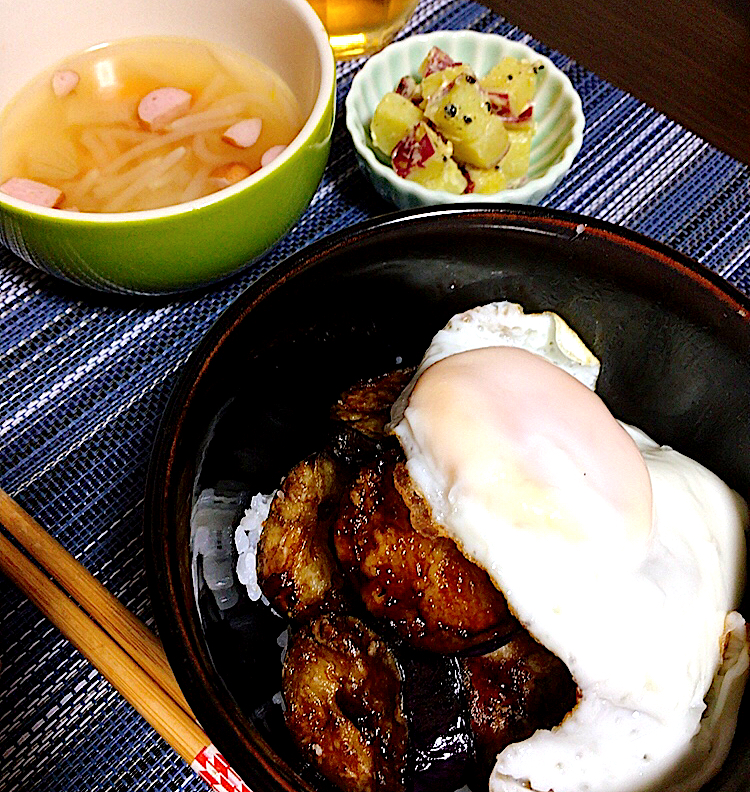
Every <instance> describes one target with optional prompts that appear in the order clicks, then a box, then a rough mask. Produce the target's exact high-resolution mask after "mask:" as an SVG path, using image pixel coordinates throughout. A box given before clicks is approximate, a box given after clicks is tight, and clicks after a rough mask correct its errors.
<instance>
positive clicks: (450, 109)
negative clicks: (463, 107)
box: [445, 104, 458, 118]
mask: <svg viewBox="0 0 750 792" xmlns="http://www.w3.org/2000/svg"><path fill="white" fill-rule="evenodd" d="M457 112H458V108H457V107H456V105H454V104H448V105H446V106H445V114H446V115H447V116H450V117H451V118H455V117H456V113H457Z"/></svg>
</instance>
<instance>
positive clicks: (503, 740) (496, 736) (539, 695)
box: [460, 631, 578, 788]
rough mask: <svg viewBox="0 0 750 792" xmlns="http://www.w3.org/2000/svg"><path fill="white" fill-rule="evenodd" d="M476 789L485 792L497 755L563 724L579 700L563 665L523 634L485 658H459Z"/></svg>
mask: <svg viewBox="0 0 750 792" xmlns="http://www.w3.org/2000/svg"><path fill="white" fill-rule="evenodd" d="M460 663H461V678H462V681H463V684H464V688H465V691H466V697H467V701H468V706H469V715H470V718H471V729H472V732H473V733H474V738H475V741H476V758H477V773H478V777H479V782H478V783H479V784H480V785H482V788H484V787H486V785H487V781H488V779H489V776H490V773H491V771H492V767H493V766H494V764H495V757H496V755H497V754H498V753H499V752H500V751H502V750H503V748H505V747H506V746H508V745H510V744H511V743H514V742H519V741H521V740H525V739H526V738H527V737H530V736H531V735H532V734H533V733H534V732H535V731H536V730H537V729H551V728H553V727H554V726H557V725H558V724H559V723H561V722H562V720H563V718H564V717H565V715H567V713H568V712H570V710H571V709H573V707H574V706H575V704H576V701H577V699H578V689H577V687H576V684H575V682H574V681H573V678H572V677H571V675H570V672H569V671H568V669H567V667H566V666H565V664H564V663H563V662H562V661H561V660H560V659H559V658H557V657H556V656H555V655H554V654H552V652H550V651H548V650H547V649H545V648H544V647H543V646H542V645H541V644H539V643H537V642H536V641H535V640H534V639H533V638H532V637H531V636H530V635H529V634H528V633H527V632H525V631H523V632H521V633H518V634H517V635H515V636H513V638H512V639H511V640H510V641H508V643H506V644H505V645H504V646H502V647H500V648H498V649H495V650H494V651H493V652H490V653H488V654H485V655H480V656H475V657H462V658H460Z"/></svg>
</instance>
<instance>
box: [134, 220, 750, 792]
mask: <svg viewBox="0 0 750 792" xmlns="http://www.w3.org/2000/svg"><path fill="white" fill-rule="evenodd" d="M582 224H585V229H584V230H583V231H581V225H582ZM498 299H509V300H513V301H517V302H520V303H521V304H522V305H523V306H524V307H525V308H526V309H527V310H533V311H537V310H555V311H557V312H558V313H560V314H561V315H562V316H563V318H564V319H565V320H566V321H567V322H568V323H569V324H570V325H571V326H572V327H573V328H574V329H575V330H576V331H577V332H578V333H579V334H580V335H581V337H582V338H583V340H584V341H585V342H586V343H587V345H588V346H589V347H590V348H591V349H592V350H593V351H594V353H595V354H596V355H597V356H598V357H599V358H600V359H601V361H602V373H601V377H600V382H599V392H600V394H601V395H602V397H603V398H604V400H605V401H606V402H607V404H608V405H609V407H610V409H611V410H612V411H613V413H614V414H615V415H616V416H617V417H619V418H621V419H623V420H625V421H628V422H630V423H633V424H635V425H637V426H640V427H641V428H642V429H644V430H645V431H646V432H648V433H649V434H651V435H652V436H653V437H654V438H655V439H656V440H658V441H659V442H661V443H666V444H670V445H672V446H674V447H675V448H677V449H678V450H680V451H682V452H684V453H686V454H688V455H689V456H693V457H694V458H696V459H698V460H699V461H701V462H702V463H703V464H705V465H707V466H708V467H709V468H711V469H712V470H714V471H715V472H716V473H718V474H719V475H720V476H722V477H723V478H724V479H725V480H726V481H727V482H728V483H729V484H731V485H732V486H733V487H735V488H736V489H737V490H738V491H740V492H741V493H743V494H744V495H745V496H747V495H748V494H750V464H749V463H748V459H747V453H746V451H747V448H748V447H750V388H748V386H747V383H748V382H750V321H749V320H748V310H750V303H748V301H747V300H746V299H745V298H743V297H742V296H740V295H739V293H737V292H735V291H734V290H732V289H730V287H728V286H725V285H723V284H722V282H721V281H720V279H719V278H718V276H713V275H712V274H710V273H708V272H707V271H705V270H703V269H702V268H700V267H699V266H698V265H695V264H693V263H692V262H690V261H689V260H688V259H685V258H683V257H681V256H679V255H677V254H674V253H672V252H670V251H668V250H667V249H666V248H663V247H660V246H658V245H655V244H651V243H649V242H647V241H646V240H645V239H643V238H642V237H639V236H637V235H634V234H630V233H626V232H621V231H619V230H618V229H615V228H614V227H613V226H609V225H607V224H604V223H599V222H595V221H591V220H588V219H585V218H580V217H577V216H574V215H567V214H564V213H560V212H553V211H550V210H538V209H537V210H535V209H532V208H525V207H524V208H521V209H514V208H510V207H507V208H505V209H501V210H498V209H490V208H476V207H474V208H471V209H458V208H457V209H441V210H432V211H428V212H415V213H408V214H404V215H400V216H396V217H390V218H385V219H381V220H378V221H374V222H370V223H368V224H365V225H364V226H360V227H357V228H355V229H352V230H349V231H347V232H342V233H340V234H338V235H335V236H334V237H329V238H328V239H326V240H324V241H323V242H321V243H319V244H317V245H315V246H313V247H311V248H308V249H307V250H305V251H302V252H301V253H300V254H298V255H297V256H295V257H293V258H292V259H290V260H288V261H287V262H285V263H284V264H282V265H281V266H280V267H279V268H278V269H277V270H276V271H274V272H273V273H272V274H270V275H269V276H266V277H265V278H264V279H262V280H261V281H259V282H258V283H257V284H256V285H254V286H253V287H251V288H250V289H249V290H248V291H247V292H246V293H245V294H244V295H243V296H242V297H241V298H240V299H239V300H238V301H237V302H236V303H235V304H234V305H233V306H232V307H231V308H230V309H229V310H228V311H227V312H226V313H225V314H224V315H223V316H222V317H221V319H220V320H219V322H218V323H217V324H216V325H215V327H214V328H213V329H212V330H211V331H210V333H209V334H208V336H207V337H206V338H205V340H204V341H203V343H202V345H201V346H200V348H199V349H198V350H197V351H196V353H195V354H194V356H193V357H192V359H191V361H190V362H189V363H188V365H187V366H186V368H185V369H184V372H183V374H182V376H181V379H180V381H179V383H178V385H177V387H176V389H175V391H174V393H173V396H172V399H171V401H170V404H169V406H168V409H167V412H166V414H165V418H164V421H163V424H162V427H161V429H160V432H159V437H158V441H157V444H156V447H155V451H154V456H153V459H152V466H151V471H150V475H149V491H148V496H147V511H148V514H147V530H148V531H149V537H148V541H149V549H148V552H147V558H148V559H149V561H148V563H149V565H150V569H149V574H150V583H151V587H152V597H153V601H154V607H155V609H156V611H157V618H158V624H159V628H160V633H161V635H162V638H163V640H164V642H165V646H166V649H167V653H168V656H169V658H170V661H171V662H172V664H173V666H174V668H175V673H176V675H177V678H178V680H179V681H180V683H181V685H182V687H183V689H184V690H185V693H186V695H187V697H188V699H189V701H190V703H191V705H192V706H193V707H194V709H195V712H196V714H197V715H198V717H199V719H200V720H201V722H202V723H203V724H204V727H205V728H206V730H207V731H208V733H209V734H210V735H211V738H212V740H213V741H214V742H215V743H216V744H217V745H218V746H219V748H220V749H221V750H222V751H223V752H224V754H225V755H226V757H227V758H228V760H229V761H230V762H231V763H232V764H233V765H234V766H235V768H236V769H237V770H238V771H239V772H240V774H241V775H243V777H244V778H245V781H246V782H247V783H248V784H249V785H250V786H251V787H253V788H254V789H256V790H258V792H261V790H278V789H288V790H291V789H300V788H304V789H330V786H329V785H328V784H326V783H325V782H324V781H322V780H321V779H320V778H319V777H317V776H316V775H315V774H314V773H313V772H312V771H310V770H309V769H308V768H306V767H305V766H304V765H303V764H302V763H301V762H300V761H299V760H298V758H297V756H296V753H295V751H294V750H293V748H292V747H291V745H290V743H289V741H288V739H287V737H286V734H285V731H284V728H283V725H282V722H281V711H280V709H279V707H278V706H277V705H276V704H275V703H274V702H273V696H274V694H275V693H276V692H277V691H278V690H279V679H280V676H279V674H280V662H279V656H280V649H279V645H278V644H277V637H278V636H279V634H280V633H281V632H282V631H283V629H284V625H283V623H282V622H281V621H280V620H279V619H277V618H276V617H275V616H273V615H272V614H271V613H270V612H269V611H268V610H267V609H266V608H265V607H264V606H262V605H256V604H253V603H250V602H249V600H248V599H247V597H246V596H245V594H244V589H243V587H242V586H241V585H239V584H238V582H237V581H236V580H235V581H234V585H235V587H236V589H237V594H238V602H237V604H236V605H234V607H231V608H229V609H227V610H223V611H222V610H220V609H219V608H218V606H217V605H216V602H215V600H214V598H213V596H212V594H211V592H210V591H209V590H208V589H207V588H206V586H205V585H204V584H203V583H202V582H201V580H202V579H201V577H200V575H198V577H197V580H198V589H197V590H194V583H193V570H191V555H190V548H191V518H190V516H191V509H192V507H193V504H194V502H195V500H196V498H197V496H198V495H199V494H200V493H201V492H204V491H205V490H207V489H209V488H211V489H214V490H222V491H223V492H225V493H228V494H229V495H230V496H231V497H237V498H238V501H239V500H241V498H242V497H243V496H244V497H247V496H249V495H252V494H254V493H256V492H271V491H272V490H273V489H274V488H275V487H276V486H277V485H278V482H279V480H280V478H281V477H282V476H283V475H284V474H285V473H286V472H287V471H288V469H289V468H290V467H291V466H292V465H293V464H294V463H296V462H297V461H299V460H300V459H301V458H302V457H303V456H304V455H306V454H307V453H309V452H311V451H313V450H315V449H317V448H319V447H320V445H321V443H322V438H323V436H324V434H325V431H326V423H327V413H328V408H329V405H330V404H331V402H332V401H333V400H334V398H335V397H336V395H337V394H338V393H339V392H340V391H341V390H342V389H343V388H344V387H346V386H348V385H350V384H352V383H353V382H355V381H356V380H357V379H359V378H362V377H367V376H372V375H375V374H379V373H382V372H384V371H387V370H390V369H392V368H395V367H396V366H398V365H400V364H406V365H411V364H416V363H417V362H418V361H419V359H420V358H421V355H422V352H423V351H424V349H425V347H426V345H427V343H428V342H429V340H430V338H431V337H432V335H433V334H434V333H435V332H436V331H437V330H438V329H439V328H440V327H442V326H443V324H444V323H445V322H446V320H447V319H448V318H449V317H450V316H451V315H452V314H454V313H455V312H457V311H460V310H464V309H466V308H469V307H472V306H474V305H478V304H481V303H485V302H489V301H492V300H498ZM238 501H234V502H238ZM240 513H241V512H238V513H237V514H238V515H239V514H240ZM744 605H745V611H746V612H747V605H748V602H747V598H746V600H745V603H744ZM748 773H750V711H749V707H748V705H747V704H746V705H745V706H744V707H743V709H742V711H741V713H740V723H739V727H738V732H737V735H736V738H735V742H734V745H733V748H732V751H731V754H730V757H729V759H728V761H727V762H726V764H725V766H724V769H723V770H722V772H721V774H720V776H719V777H718V778H717V779H716V780H715V782H714V783H713V784H712V785H711V789H714V790H722V792H729V791H730V790H740V789H744V788H745V779H746V778H747V777H748Z"/></svg>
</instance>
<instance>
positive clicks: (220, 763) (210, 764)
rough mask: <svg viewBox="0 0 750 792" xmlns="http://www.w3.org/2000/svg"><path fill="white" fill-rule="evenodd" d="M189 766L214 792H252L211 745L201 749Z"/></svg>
mask: <svg viewBox="0 0 750 792" xmlns="http://www.w3.org/2000/svg"><path fill="white" fill-rule="evenodd" d="M190 766H191V767H192V769H193V770H194V771H195V772H196V773H197V774H198V775H199V776H200V777H201V778H202V779H203V780H204V781H205V782H206V783H207V784H208V785H209V786H210V787H211V789H213V790H216V792H252V790H251V789H250V787H249V786H247V785H246V784H245V782H244V781H243V780H242V779H241V778H240V777H239V776H238V775H237V773H235V771H234V770H232V768H231V767H230V766H229V764H228V762H227V760H226V759H225V758H224V757H223V756H222V755H221V753H220V752H219V749H218V748H217V747H216V746H215V745H213V743H212V744H211V745H207V746H205V748H201V750H200V751H199V752H198V755H197V756H196V757H195V759H193V763H192V764H191V765H190Z"/></svg>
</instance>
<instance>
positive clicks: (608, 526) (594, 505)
mask: <svg viewBox="0 0 750 792" xmlns="http://www.w3.org/2000/svg"><path fill="white" fill-rule="evenodd" d="M405 418H406V420H407V421H408V422H409V424H410V426H411V428H412V431H413V434H414V437H415V439H416V440H417V443H418V444H419V446H420V451H421V454H420V455H421V456H422V458H424V459H427V460H430V462H429V466H430V467H432V468H433V470H432V471H431V475H434V476H435V478H436V480H437V481H438V482H439V486H440V488H441V489H442V491H443V493H444V495H445V498H446V502H447V503H449V504H450V503H467V502H469V503H473V504H479V505H480V506H481V507H482V508H483V509H484V510H485V512H486V513H489V514H490V515H491V516H492V517H493V518H496V519H500V520H502V521H503V522H505V523H506V524H510V525H512V526H514V527H516V528H522V529H529V530H535V531H547V532H551V533H552V534H554V535H555V536H557V537H558V538H560V539H562V540H564V541H566V542H568V543H583V544H585V543H594V544H601V543H606V544H610V545H612V546H613V547H615V546H617V545H618V544H621V543H622V542H625V543H627V544H630V545H633V544H642V543H643V542H645V541H646V539H647V537H648V535H649V533H650V530H651V519H652V515H651V509H652V503H651V481H650V478H649V474H648V470H647V469H646V465H645V463H644V461H643V458H642V456H641V454H640V452H639V451H638V448H637V447H636V445H635V443H634V442H633V440H632V439H631V438H630V436H629V435H628V434H627V433H626V432H625V430H624V429H623V428H622V427H621V426H620V425H619V424H618V423H617V421H616V420H615V418H614V417H613V416H612V414H611V413H610V412H609V410H608V409H607V407H606V405H605V404H604V402H603V401H602V400H601V399H600V398H599V396H597V395H596V394H595V393H594V392H593V391H591V390H590V389H589V388H587V387H586V386H585V385H583V384H581V383H580V382H579V381H578V380H576V379H575V378H574V377H572V376H571V375H569V374H567V373H566V372H565V371H563V370H562V369H560V368H558V367H557V366H555V365H553V364H552V363H549V362H548V361H547V360H545V359H544V358H542V357H540V356H539V355H536V354H534V353H532V352H528V351H526V350H523V349H516V348H510V347H490V348H485V349H475V350H471V351H467V352H461V353H458V354H455V355H450V356H449V357H446V358H444V359H442V360H440V361H438V362H437V363H435V364H433V365H432V366H430V367H429V368H428V369H427V370H426V371H425V372H424V373H423V374H422V375H421V377H420V378H419V380H418V382H417V383H416V385H415V388H414V390H413V392H412V394H411V397H410V400H409V406H408V408H407V410H406V413H405Z"/></svg>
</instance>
